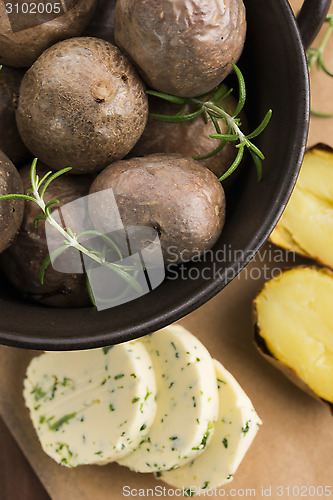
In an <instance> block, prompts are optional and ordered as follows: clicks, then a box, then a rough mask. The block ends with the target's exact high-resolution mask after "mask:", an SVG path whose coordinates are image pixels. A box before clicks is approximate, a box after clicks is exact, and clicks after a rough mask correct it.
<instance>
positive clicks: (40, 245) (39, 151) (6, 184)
mask: <svg viewBox="0 0 333 500" xmlns="http://www.w3.org/2000/svg"><path fill="white" fill-rule="evenodd" d="M65 4H66V9H65V8H64V5H65ZM20 5H21V4H20V3H17V7H15V8H16V10H17V12H14V11H8V8H7V12H6V10H5V9H6V7H5V5H4V4H3V3H0V65H1V64H4V65H6V66H3V67H2V69H1V70H0V150H2V151H3V152H0V196H1V195H7V194H19V193H22V192H23V193H25V192H27V190H29V189H30V192H29V193H28V194H29V196H32V197H33V198H35V201H36V196H37V198H38V196H39V195H40V192H41V190H42V187H43V183H41V184H40V185H38V183H39V180H40V179H41V178H42V177H43V175H45V174H47V173H48V172H49V171H56V172H57V171H62V170H63V169H67V168H69V170H71V171H70V172H69V173H68V171H67V173H66V175H65V174H64V173H62V172H59V174H60V176H59V177H57V178H55V179H54V180H52V182H51V184H50V185H49V186H48V187H47V189H46V191H45V193H42V195H41V198H38V199H37V201H38V203H39V204H40V206H38V204H37V203H35V202H34V201H31V200H30V201H29V200H26V201H23V200H19V199H11V200H8V199H6V200H0V253H1V257H0V264H1V267H2V270H3V272H4V273H5V274H6V276H7V277H8V279H9V281H10V282H11V283H12V284H13V285H14V286H15V287H16V288H17V290H19V292H21V293H22V294H23V295H24V296H25V297H28V298H30V299H33V300H35V301H37V302H40V303H43V304H47V305H52V306H57V307H78V306H80V307H81V306H86V305H88V304H89V303H90V298H89V293H88V291H87V279H86V276H85V274H84V273H83V272H82V273H81V272H80V273H79V271H75V272H77V273H78V274H74V271H70V270H69V271H68V272H67V273H65V272H64V273H63V272H59V271H57V270H56V269H55V268H54V267H52V265H50V266H49V267H46V268H44V267H43V266H44V265H45V259H46V260H47V259H48V257H49V252H50V249H49V247H48V241H47V238H46V229H45V228H46V224H49V222H48V221H47V218H49V220H50V214H49V215H48V214H46V215H45V204H47V203H48V202H49V201H51V200H59V202H60V204H56V207H57V208H59V207H61V206H63V205H66V204H68V203H70V202H71V201H73V200H77V199H80V198H82V197H84V196H86V195H88V194H89V193H90V194H94V195H95V194H96V193H99V192H101V191H105V190H107V189H110V193H111V190H112V193H113V195H114V196H115V200H116V202H117V207H118V210H119V214H120V217H121V220H122V224H123V225H124V226H125V227H127V226H148V227H152V228H154V229H155V230H156V231H157V233H158V234H159V238H160V243H161V247H162V252H163V257H164V262H165V264H168V263H171V262H172V263H180V262H183V261H184V260H191V258H194V256H195V257H197V256H198V255H200V254H202V253H203V252H205V251H206V250H208V249H210V248H212V247H213V246H214V244H215V243H216V241H217V240H218V238H219V236H220V234H221V231H222V229H223V226H224V222H225V212H226V200H225V193H224V189H223V188H222V186H221V183H220V182H219V180H218V178H219V177H220V176H221V175H223V174H224V173H225V172H226V171H227V170H228V169H229V168H230V165H231V164H232V163H233V161H234V160H235V157H236V154H237V149H236V148H235V146H234V143H232V142H230V143H228V144H226V146H225V147H224V148H223V149H222V150H220V151H219V152H218V154H215V155H214V156H212V157H211V158H207V159H204V160H195V159H194V157H200V156H205V155H207V154H209V153H210V152H212V151H213V150H214V149H215V148H216V146H217V145H218V144H219V139H215V141H214V140H213V139H212V138H211V137H210V136H211V135H212V134H214V133H216V130H217V129H216V126H214V123H213V121H209V120H208V121H207V119H205V117H204V116H199V115H196V116H197V118H195V119H193V120H191V121H188V122H186V123H164V122H163V123H162V122H157V121H156V120H155V119H154V118H152V117H149V112H150V113H158V114H164V115H173V114H176V113H178V112H179V109H180V107H179V106H177V105H176V104H174V103H173V104H171V103H170V102H165V101H161V100H160V99H157V98H156V97H152V96H149V100H148V96H147V94H146V90H147V87H146V86H148V87H151V88H153V89H155V90H157V91H159V92H167V93H170V94H173V95H175V96H184V97H186V98H187V101H186V103H187V104H186V105H185V104H184V106H183V109H182V111H181V112H182V113H185V114H186V113H192V112H193V109H195V108H193V109H192V107H191V106H192V103H193V99H192V100H191V98H192V97H193V96H201V95H203V94H205V96H206V94H207V96H209V95H211V96H214V95H215V92H216V89H215V88H216V87H217V86H218V85H219V84H220V83H221V82H222V80H223V79H224V78H225V77H226V76H227V75H228V74H229V73H230V71H231V70H232V63H235V62H237V60H238V58H239V56H240V54H241V52H242V49H243V44H244V39H245V32H246V20H245V8H244V5H243V2H242V0H226V1H224V2H220V3H219V2H215V1H214V0H202V1H201V2H197V1H194V0H159V1H158V2H157V1H155V0H154V1H152V0H117V1H116V0H99V1H97V0H77V1H75V2H71V3H70V4H68V5H67V1H66V2H61V9H62V10H61V9H60V12H51V13H48V14H47V13H46V12H44V13H38V12H37V13H36V14H35V15H34V14H33V13H28V14H27V13H24V12H23V11H20V10H19V9H20V8H21V6H20ZM20 68H21V69H20ZM22 68H26V69H24V70H23V69H22ZM213 90H214V93H212V94H210V93H211V91H213ZM219 95H220V96H221V95H222V94H219ZM205 96H204V97H205ZM222 97H223V96H222ZM208 98H209V99H211V97H207V99H208ZM212 98H213V97H212ZM178 99H179V97H178ZM183 102H185V101H183ZM222 102H223V107H224V109H225V110H226V111H225V112H226V113H227V114H229V115H230V116H231V117H232V116H233V113H234V111H235V109H236V108H237V102H236V101H235V100H234V98H233V97H231V96H228V97H226V98H223V101H222ZM219 103H220V101H218V100H216V104H218V105H219ZM207 116H208V115H207ZM207 116H206V118H207ZM242 121H243V118H242ZM237 123H238V122H237ZM220 132H221V133H222V134H226V133H227V134H228V133H230V125H227V124H225V123H223V120H221V123H220ZM220 149H221V148H220ZM5 155H7V156H8V158H7V156H5ZM29 157H30V159H31V160H32V159H33V158H34V157H35V158H38V160H39V162H42V163H38V164H37V175H38V178H37V177H34V175H35V174H34V175H33V176H32V179H33V181H31V176H30V175H29V174H30V166H29V165H26V163H27V161H28V160H29ZM9 158H10V160H12V161H13V162H14V163H15V165H16V166H17V167H18V168H20V166H21V165H22V164H23V165H26V166H24V167H23V168H21V169H20V170H19V172H18V171H17V170H16V168H15V167H14V165H13V164H12V163H11V161H10V160H9ZM23 162H24V163H23ZM73 174H74V175H73ZM32 182H35V189H34V190H32V191H31V187H32V186H31V183H32ZM44 182H45V181H44ZM36 183H37V184H36ZM228 184H229V183H228V182H227V183H226V184H223V187H226V188H228ZM37 185H38V189H37V190H36V186H37ZM108 196H109V195H108ZM110 196H111V194H110ZM111 197H112V196H111ZM103 200H104V202H105V203H106V204H107V200H106V198H105V197H104V198H103ZM105 200H106V201H105ZM43 203H45V204H44V205H43ZM54 203H56V202H54ZM101 203H102V202H101ZM43 207H44V208H43ZM53 209H54V207H52V209H51V213H52V214H53V213H54V214H55V213H56V212H52V210H53ZM43 210H44V215H43ZM23 212H24V213H23ZM90 212H91V213H90V214H89V223H90V224H93V225H94V226H93V227H95V229H94V231H97V230H98V229H99V228H100V227H103V223H104V225H105V226H107V225H108V224H107V217H108V210H107V206H103V205H102V206H100V207H99V209H98V210H97V211H96V209H95V208H91V207H90ZM37 216H43V217H44V216H45V217H44V219H41V220H39V224H38V227H37V228H36V227H35V226H36V223H35V218H36V217H37ZM75 217H76V215H75ZM45 219H46V220H45ZM76 222H77V221H74V216H73V220H72V221H69V220H68V219H67V220H66V222H65V221H62V224H63V225H62V226H61V227H62V230H63V231H64V233H61V229H60V230H59V227H58V229H55V230H56V231H58V232H59V234H62V238H65V240H63V241H66V234H67V235H68V234H72V233H70V231H71V227H70V226H71V223H73V227H74V226H75V224H76ZM74 223H75V224H74ZM81 223H82V221H81ZM47 227H48V226H47ZM64 234H65V237H64ZM75 237H76V236H75V235H74V239H72V242H73V241H75ZM68 241H70V238H69V239H67V244H68ZM70 245H72V243H70ZM72 246H73V245H72ZM74 246H75V245H74ZM67 251H68V250H67V249H66V250H65V253H66V252H67ZM70 251H71V252H74V251H75V252H78V250H77V249H75V250H74V249H73V248H71V250H70ZM81 251H82V247H81ZM84 251H85V249H83V252H84ZM87 251H88V250H87ZM94 255H95V259H94V260H95V261H96V259H97V260H98V258H97V257H96V256H97V255H98V252H97V253H96V252H95V254H94ZM175 256H176V258H175ZM58 258H63V255H62V256H61V257H58ZM102 260H103V259H102ZM100 264H101V263H100V262H99V265H100ZM41 268H43V269H44V271H45V275H44V279H41V274H40V270H41ZM42 281H43V283H42Z"/></svg>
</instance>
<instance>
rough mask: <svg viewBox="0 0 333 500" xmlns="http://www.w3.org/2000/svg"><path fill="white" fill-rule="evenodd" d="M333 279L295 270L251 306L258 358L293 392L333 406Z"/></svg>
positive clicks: (270, 284)
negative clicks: (284, 379) (290, 383)
mask: <svg viewBox="0 0 333 500" xmlns="http://www.w3.org/2000/svg"><path fill="white" fill-rule="evenodd" d="M332 297H333V273H332V272H331V271H330V270H328V269H325V268H322V269H319V268H314V267H297V268H293V269H291V270H287V271H284V272H282V274H281V275H280V276H278V277H276V278H274V279H272V280H270V281H268V282H267V283H266V284H265V286H264V288H263V289H262V291H261V292H260V293H259V295H258V296H257V297H256V299H255V301H254V305H255V311H256V321H257V323H256V344H257V346H258V347H259V350H260V352H261V353H262V354H263V355H264V356H265V357H266V359H268V360H269V361H270V362H272V363H273V364H274V365H275V366H277V367H278V368H279V369H281V371H283V373H285V374H286V375H287V376H288V377H289V378H290V379H291V380H292V381H293V382H295V383H296V384H297V385H298V386H300V387H301V388H303V389H305V390H306V391H307V392H309V393H310V394H311V395H316V396H317V397H319V398H321V399H323V400H325V401H328V402H330V403H333V321H332V312H331V311H332Z"/></svg>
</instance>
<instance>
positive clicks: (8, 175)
mask: <svg viewBox="0 0 333 500" xmlns="http://www.w3.org/2000/svg"><path fill="white" fill-rule="evenodd" d="M22 192H23V191H22V182H21V178H20V175H19V173H18V171H17V170H16V168H15V167H14V165H13V164H12V162H11V161H10V160H9V158H7V156H6V155H5V154H4V153H3V152H2V151H0V196H4V195H7V194H13V193H15V194H16V193H17V194H20V193H22ZM23 210H24V202H23V201H22V200H0V253H1V252H3V251H4V250H5V249H6V248H7V247H8V246H9V245H10V244H11V242H12V241H13V239H14V237H15V235H16V234H17V233H18V231H19V228H20V225H21V222H22V218H23Z"/></svg>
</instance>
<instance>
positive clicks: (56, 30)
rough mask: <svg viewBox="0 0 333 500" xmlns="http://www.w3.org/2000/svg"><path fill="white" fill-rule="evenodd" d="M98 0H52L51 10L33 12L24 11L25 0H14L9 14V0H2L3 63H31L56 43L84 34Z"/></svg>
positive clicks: (0, 36)
mask: <svg viewBox="0 0 333 500" xmlns="http://www.w3.org/2000/svg"><path fill="white" fill-rule="evenodd" d="M96 1H97V0H74V1H68V0H65V2H63V1H62V2H50V3H49V5H52V6H53V9H52V12H51V13H47V12H46V9H45V11H44V12H42V13H38V11H37V13H31V14H30V13H26V12H23V10H22V9H23V6H22V2H18V3H17V4H16V5H17V6H18V7H16V6H15V5H14V2H11V4H12V13H11V14H10V13H9V14H6V2H0V64H8V65H9V66H16V67H28V66H31V64H32V63H33V62H34V61H36V59H37V58H38V57H39V56H40V55H41V53H42V52H43V51H44V50H45V49H47V48H48V47H50V46H51V45H53V44H54V43H56V42H59V41H60V40H65V39H66V38H71V37H74V36H78V35H80V34H81V33H82V32H83V30H84V28H85V27H86V25H87V24H88V22H89V20H90V19H91V17H92V15H93V13H94V10H95V7H96ZM45 3H46V2H45ZM45 3H44V4H45ZM27 5H28V6H29V5H30V2H28V4H27ZM38 5H39V4H38V2H37V6H38ZM41 5H42V4H41ZM64 5H65V6H66V9H67V11H66V12H65V10H64ZM8 9H9V7H8ZM8 9H7V10H8ZM17 9H19V12H18V13H17V12H16V10H17ZM20 9H21V10H20ZM30 9H31V7H30ZM39 10H41V8H39Z"/></svg>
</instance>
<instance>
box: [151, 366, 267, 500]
mask: <svg viewBox="0 0 333 500" xmlns="http://www.w3.org/2000/svg"><path fill="white" fill-rule="evenodd" d="M214 364H215V369H216V379H217V386H218V391H219V401H220V402H219V416H218V420H217V422H215V423H214V424H213V425H214V435H213V437H212V439H211V441H210V442H209V443H208V445H207V448H206V449H205V451H204V452H203V453H202V454H201V455H199V456H198V457H197V458H195V459H194V460H193V461H191V462H190V463H188V464H187V465H185V466H183V467H180V468H179V469H175V470H172V471H165V472H161V473H158V474H157V476H158V477H159V478H160V479H162V480H163V481H165V482H166V483H168V484H170V485H171V486H174V487H177V488H184V491H185V494H186V495H187V496H194V495H197V494H200V493H203V492H204V491H205V490H209V489H211V488H217V487H219V486H222V485H223V484H225V483H227V482H229V481H231V480H232V476H233V474H234V473H235V472H236V470H237V468H238V466H239V464H240V462H241V461H242V459H243V458H244V455H245V453H246V452H247V450H248V448H249V447H250V445H251V443H252V441H253V439H254V438H255V435H256V433H257V430H258V426H259V424H261V421H260V418H259V417H258V415H257V414H256V412H255V410H254V408H253V405H252V403H251V401H250V399H249V398H248V397H247V395H246V394H245V392H244V391H243V389H242V388H241V387H240V385H239V384H238V382H236V380H235V379H234V377H233V376H232V375H231V374H230V373H229V372H228V371H227V370H226V369H225V368H224V367H223V366H222V365H221V363H219V362H218V361H216V360H214Z"/></svg>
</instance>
